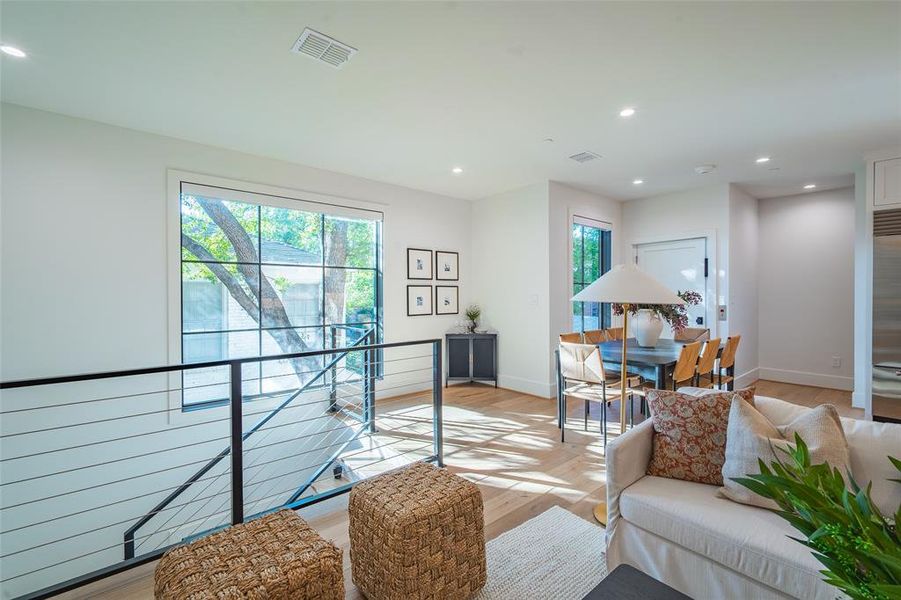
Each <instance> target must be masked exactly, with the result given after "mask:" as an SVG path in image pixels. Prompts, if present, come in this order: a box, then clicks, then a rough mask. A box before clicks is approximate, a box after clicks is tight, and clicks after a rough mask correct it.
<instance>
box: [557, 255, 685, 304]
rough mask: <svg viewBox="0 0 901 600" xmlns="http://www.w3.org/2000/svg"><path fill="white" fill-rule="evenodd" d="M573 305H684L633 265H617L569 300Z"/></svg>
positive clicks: (665, 288) (660, 284)
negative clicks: (608, 303)
mask: <svg viewBox="0 0 901 600" xmlns="http://www.w3.org/2000/svg"><path fill="white" fill-rule="evenodd" d="M572 300H573V302H616V303H617V304H625V303H629V304H685V301H684V300H682V298H680V297H679V296H677V295H676V294H675V292H673V291H672V290H670V289H669V288H668V287H666V286H665V285H663V284H662V283H660V282H659V281H657V280H656V279H654V278H653V277H651V276H650V275H648V274H647V273H645V272H644V271H642V270H641V269H639V268H638V267H637V266H635V265H616V266H614V267H613V268H612V269H610V270H609V271H607V272H606V273H604V275H603V276H602V277H601V278H600V279H597V280H595V281H594V283H592V284H591V285H589V286H588V287H586V288H585V289H583V290H582V291H581V292H579V293H578V294H576V295H575V296H573V297H572Z"/></svg>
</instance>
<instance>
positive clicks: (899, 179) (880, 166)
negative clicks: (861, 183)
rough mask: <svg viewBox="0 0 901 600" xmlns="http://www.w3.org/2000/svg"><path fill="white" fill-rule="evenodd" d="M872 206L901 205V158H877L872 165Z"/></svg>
mask: <svg viewBox="0 0 901 600" xmlns="http://www.w3.org/2000/svg"><path fill="white" fill-rule="evenodd" d="M873 167H874V169H875V173H874V175H875V177H874V181H873V206H874V207H876V208H877V210H878V209H879V208H881V207H887V206H901V158H891V159H889V160H878V161H876V162H875V163H874V165H873Z"/></svg>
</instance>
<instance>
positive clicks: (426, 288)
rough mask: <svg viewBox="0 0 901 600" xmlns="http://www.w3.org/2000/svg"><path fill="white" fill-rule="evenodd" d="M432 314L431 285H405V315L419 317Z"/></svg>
mask: <svg viewBox="0 0 901 600" xmlns="http://www.w3.org/2000/svg"><path fill="white" fill-rule="evenodd" d="M430 314H432V286H430V285H408V286H407V316H408V317H421V316H423V315H430Z"/></svg>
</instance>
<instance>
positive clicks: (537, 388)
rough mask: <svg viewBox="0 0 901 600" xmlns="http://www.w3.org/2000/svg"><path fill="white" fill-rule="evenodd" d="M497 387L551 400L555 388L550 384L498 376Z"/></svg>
mask: <svg viewBox="0 0 901 600" xmlns="http://www.w3.org/2000/svg"><path fill="white" fill-rule="evenodd" d="M497 385H498V387H502V388H504V389H505V390H513V391H514V392H520V393H522V394H528V395H529V396H538V397H539V398H553V397H554V396H555V395H556V389H555V386H554V385H553V384H551V383H548V382H546V381H535V380H533V379H525V378H523V377H514V376H513V375H504V374H498V376H497Z"/></svg>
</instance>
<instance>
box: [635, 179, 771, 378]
mask: <svg viewBox="0 0 901 600" xmlns="http://www.w3.org/2000/svg"><path fill="white" fill-rule="evenodd" d="M622 220H623V230H624V236H623V253H624V255H625V256H626V257H627V258H628V259H629V260H631V258H632V256H633V254H634V251H633V246H634V245H635V244H640V243H645V242H653V241H663V240H673V239H686V238H698V237H706V238H707V240H708V244H710V245H711V246H714V247H713V248H711V247H710V246H708V248H707V256H708V258H709V259H710V261H711V263H710V271H711V274H712V275H713V276H712V278H711V279H710V280H709V281H708V286H707V289H708V297H710V298H714V299H715V301H714V303H715V305H725V306H726V307H727V310H726V320H725V321H720V320H712V319H708V324H707V326H708V327H709V328H710V330H711V335H713V336H716V337H721V338H723V339H725V338H726V337H727V336H728V335H730V334H737V335H741V336H742V340H741V344H740V345H739V351H738V356H737V357H736V365H735V372H736V377H737V379H738V384H739V385H744V384H746V383H750V382H751V381H753V380H754V379H756V378H757V377H756V373H757V354H758V349H757V343H758V342H757V335H758V333H757V318H758V317H757V297H756V285H757V262H758V261H757V200H756V199H755V198H753V197H752V196H749V195H748V194H746V193H744V192H743V191H742V190H741V189H740V188H738V187H737V186H734V185H730V184H724V185H719V184H717V185H711V186H707V187H702V188H697V189H693V190H686V191H682V192H676V193H672V194H664V195H661V196H653V197H650V198H642V199H639V200H632V201H629V202H626V203H624V204H623V215H622ZM733 236H734V238H735V239H733ZM715 305H714V308H715ZM713 314H716V313H715V311H714V312H713Z"/></svg>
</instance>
